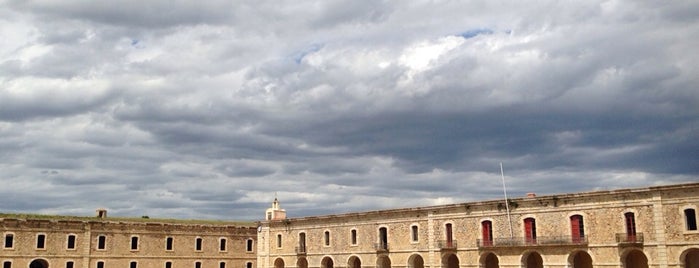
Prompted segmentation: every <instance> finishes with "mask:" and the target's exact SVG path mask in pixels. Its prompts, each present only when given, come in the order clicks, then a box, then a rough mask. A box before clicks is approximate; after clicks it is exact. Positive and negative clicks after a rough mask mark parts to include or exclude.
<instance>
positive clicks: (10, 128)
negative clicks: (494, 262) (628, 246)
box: [0, 1, 699, 219]
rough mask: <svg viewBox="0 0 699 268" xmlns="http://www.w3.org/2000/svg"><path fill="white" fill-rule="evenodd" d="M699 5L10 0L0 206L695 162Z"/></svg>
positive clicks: (546, 183) (168, 205)
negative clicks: (116, 2) (503, 172)
mask: <svg viewBox="0 0 699 268" xmlns="http://www.w3.org/2000/svg"><path fill="white" fill-rule="evenodd" d="M698 12H699V4H696V3H689V2H687V3H669V4H668V3H662V4H659V3H641V2H630V1H622V2H603V1H600V2H581V3H560V2H554V1H551V2H539V3H503V2H482V3H481V2H473V3H462V2H448V1H447V2H441V1H430V2H411V3H399V2H392V1H380V2H375V1H373V2H352V3H349V2H344V1H324V2H305V3H280V2H276V1H255V2H247V1H236V2H230V1H224V2H217V1H209V2H206V3H193V2H192V3H188V2H171V1H149V2H147V3H140V2H138V3H137V2H128V1H127V2H121V3H119V4H113V3H97V2H96V3H83V2H80V1H58V2H56V1H9V2H5V3H2V4H0V36H4V37H6V38H4V39H3V42H2V43H0V182H2V183H3V185H6V186H7V187H2V188H0V204H2V205H0V210H2V211H11V212H15V211H17V212H20V211H21V212H36V213H51V214H56V213H59V214H72V215H91V214H92V213H94V209H95V208H97V207H106V208H108V209H110V211H111V212H110V214H111V215H119V216H135V217H138V216H141V215H148V216H150V217H175V218H207V219H209V218H211V219H259V218H261V217H262V216H263V212H264V209H266V208H267V206H268V205H269V202H270V201H271V200H272V199H273V198H274V196H275V194H276V195H277V196H278V197H279V199H280V200H281V201H282V206H283V207H284V208H286V209H287V210H288V212H289V214H290V215H292V216H305V215H318V214H327V213H342V212H350V211H358V210H373V209H384V208H396V207H406V206H426V205H435V204H444V203H454V202H463V201H476V200H490V199H499V198H501V196H502V184H501V178H500V169H499V163H500V162H502V163H503V164H504V167H505V175H506V177H507V183H508V189H509V190H510V191H511V194H512V196H522V195H524V194H526V193H527V192H537V193H539V194H547V193H563V192H574V191H591V190H598V189H614V188H621V187H636V186H648V185H656V184H667V183H681V182H689V181H697V180H698V179H697V178H698V176H699V169H697V167H699V163H697V160H696V159H699V155H697V152H699V145H698V143H697V142H696V140H697V137H699V132H698V130H697V128H696V125H697V123H698V119H699V110H697V108H696V107H699V93H698V91H697V90H696V85H697V84H699V81H697V79H698V77H699V76H697V74H699V68H698V67H696V64H695V62H697V61H699V56H698V54H696V53H692V52H693V51H694V50H695V48H696V47H699V39H697V38H693V37H694V36H699V35H698V34H699V21H698V20H697V18H699V13H698Z"/></svg>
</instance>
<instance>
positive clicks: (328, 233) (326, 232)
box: [323, 231, 330, 246]
mask: <svg viewBox="0 0 699 268" xmlns="http://www.w3.org/2000/svg"><path fill="white" fill-rule="evenodd" d="M323 238H324V241H325V245H326V246H330V231H325V235H324V236H323Z"/></svg>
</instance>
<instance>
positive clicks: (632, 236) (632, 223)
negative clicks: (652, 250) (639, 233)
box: [624, 212, 636, 242]
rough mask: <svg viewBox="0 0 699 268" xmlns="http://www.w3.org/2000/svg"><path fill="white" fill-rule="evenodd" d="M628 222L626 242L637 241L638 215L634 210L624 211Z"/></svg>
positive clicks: (625, 219)
mask: <svg viewBox="0 0 699 268" xmlns="http://www.w3.org/2000/svg"><path fill="white" fill-rule="evenodd" d="M624 221H625V222H626V242H636V216H635V215H634V214H633V212H626V213H624Z"/></svg>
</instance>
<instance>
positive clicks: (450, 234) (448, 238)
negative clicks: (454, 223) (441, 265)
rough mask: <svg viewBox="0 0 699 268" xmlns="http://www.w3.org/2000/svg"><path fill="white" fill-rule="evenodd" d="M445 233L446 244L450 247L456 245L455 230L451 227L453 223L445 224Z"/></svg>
mask: <svg viewBox="0 0 699 268" xmlns="http://www.w3.org/2000/svg"><path fill="white" fill-rule="evenodd" d="M444 235H445V236H446V237H445V239H446V246H447V247H448V248H453V247H454V236H453V231H452V227H451V223H447V224H446V225H444Z"/></svg>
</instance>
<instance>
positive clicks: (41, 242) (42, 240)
mask: <svg viewBox="0 0 699 268" xmlns="http://www.w3.org/2000/svg"><path fill="white" fill-rule="evenodd" d="M44 247H46V235H45V234H40V235H37V236H36V248H38V249H43V248H44Z"/></svg>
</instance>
